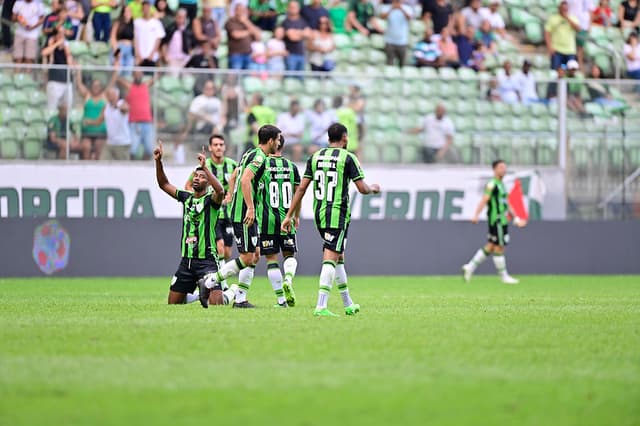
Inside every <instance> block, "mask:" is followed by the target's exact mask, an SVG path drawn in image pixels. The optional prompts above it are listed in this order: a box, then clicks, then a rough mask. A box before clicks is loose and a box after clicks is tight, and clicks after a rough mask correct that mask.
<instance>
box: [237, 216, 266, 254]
mask: <svg viewBox="0 0 640 426" xmlns="http://www.w3.org/2000/svg"><path fill="white" fill-rule="evenodd" d="M233 234H234V235H235V238H236V246H237V247H238V252H240V253H255V252H256V247H258V243H259V242H260V236H259V234H258V224H257V223H256V222H253V225H251V226H247V225H245V224H244V223H237V222H233Z"/></svg>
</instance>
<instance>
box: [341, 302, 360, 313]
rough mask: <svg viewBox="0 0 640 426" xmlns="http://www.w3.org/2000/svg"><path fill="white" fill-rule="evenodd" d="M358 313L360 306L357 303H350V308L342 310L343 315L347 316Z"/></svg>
mask: <svg viewBox="0 0 640 426" xmlns="http://www.w3.org/2000/svg"><path fill="white" fill-rule="evenodd" d="M358 312H360V305H358V304H357V303H352V304H351V305H350V306H347V307H346V308H344V313H345V314H347V315H355V314H357V313H358Z"/></svg>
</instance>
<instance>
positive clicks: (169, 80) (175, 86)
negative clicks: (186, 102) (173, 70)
mask: <svg viewBox="0 0 640 426" xmlns="http://www.w3.org/2000/svg"><path fill="white" fill-rule="evenodd" d="M158 86H159V87H160V90H162V91H163V92H165V93H175V92H182V91H183V89H182V83H181V82H180V79H179V78H177V77H173V76H170V75H165V76H164V77H162V78H160V81H159V82H158Z"/></svg>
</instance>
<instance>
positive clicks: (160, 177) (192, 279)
mask: <svg viewBox="0 0 640 426" xmlns="http://www.w3.org/2000/svg"><path fill="white" fill-rule="evenodd" d="M162 154H163V149H162V142H161V141H159V146H158V147H157V148H156V149H155V150H154V151H153V158H154V160H155V164H156V180H157V181H158V186H159V187H160V189H162V190H163V191H164V192H166V193H167V194H169V196H171V197H173V198H175V199H176V200H178V201H179V202H180V203H182V205H183V216H182V241H181V253H182V259H181V261H180V266H179V267H178V270H177V271H176V273H175V275H174V276H173V279H172V281H171V287H170V289H169V298H168V303H169V304H170V305H174V304H182V303H187V302H191V301H194V300H197V296H194V295H193V294H192V293H193V292H194V290H195V289H196V287H197V286H198V282H199V281H201V280H213V275H214V274H215V273H216V272H217V271H218V263H217V258H216V246H215V227H216V221H217V220H218V211H219V210H220V202H221V201H222V194H223V192H224V191H223V188H222V185H221V184H220V182H219V181H218V179H216V178H215V176H213V175H212V174H211V172H210V171H209V169H208V168H207V167H206V166H205V160H206V158H205V156H204V154H198V161H199V163H200V167H198V168H196V170H195V171H194V173H193V182H192V185H193V192H188V191H183V190H180V189H178V188H176V187H175V186H174V185H172V184H171V183H170V182H169V180H168V179H167V176H166V174H165V173H164V168H163V166H162ZM209 184H210V185H211V186H212V187H213V192H208V191H207V186H208V185H209ZM215 290H216V291H215V292H212V294H211V299H212V303H213V304H219V305H221V304H223V303H224V298H225V297H228V295H225V294H223V292H222V288H220V287H218V288H216V289H215ZM189 299H191V300H189Z"/></svg>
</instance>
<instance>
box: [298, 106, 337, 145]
mask: <svg viewBox="0 0 640 426" xmlns="http://www.w3.org/2000/svg"><path fill="white" fill-rule="evenodd" d="M305 115H306V119H307V121H308V122H309V133H310V136H311V143H312V144H314V145H319V146H327V145H328V144H329V136H328V135H327V130H328V129H329V126H330V125H331V124H332V123H333V122H335V121H337V120H336V115H335V113H334V112H333V111H322V112H320V113H319V112H317V111H315V110H312V109H311V110H308V111H307V112H306V113H305Z"/></svg>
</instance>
